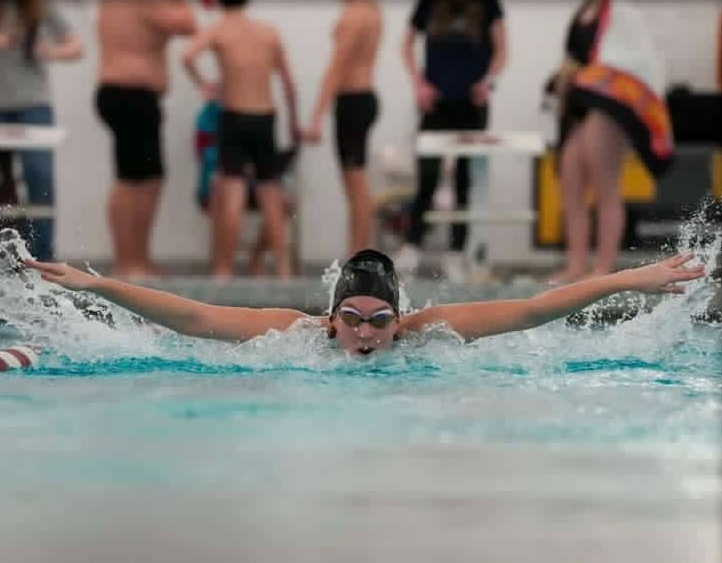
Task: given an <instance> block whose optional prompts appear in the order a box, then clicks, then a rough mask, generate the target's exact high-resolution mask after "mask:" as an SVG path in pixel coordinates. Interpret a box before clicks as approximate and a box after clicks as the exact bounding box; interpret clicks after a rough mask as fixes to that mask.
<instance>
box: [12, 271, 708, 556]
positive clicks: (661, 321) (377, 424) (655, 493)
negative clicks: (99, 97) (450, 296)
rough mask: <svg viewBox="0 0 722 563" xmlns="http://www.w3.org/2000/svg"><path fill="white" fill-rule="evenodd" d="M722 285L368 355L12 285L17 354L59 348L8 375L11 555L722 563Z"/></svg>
mask: <svg viewBox="0 0 722 563" xmlns="http://www.w3.org/2000/svg"><path fill="white" fill-rule="evenodd" d="M708 290H709V288H708V287H706V286H705V285H704V284H702V283H699V284H697V283H696V284H695V285H694V287H692V288H691V291H690V292H689V294H688V295H686V296H684V297H681V298H671V299H664V300H663V302H662V303H660V304H658V305H657V306H656V307H655V308H654V310H653V311H652V312H651V313H650V314H646V315H640V316H638V317H636V318H635V319H633V320H631V321H629V322H625V323H621V324H618V325H616V326H612V327H606V328H592V327H577V326H574V327H573V326H568V325H567V324H565V323H564V322H557V323H553V324H551V325H548V326H546V327H540V328H538V329H535V330H531V331H526V332H524V333H519V334H513V335H505V336H499V337H494V338H488V339H484V340H480V341H477V342H475V343H473V344H471V345H462V344H461V343H460V342H459V341H458V340H457V338H456V337H455V336H454V335H453V334H450V333H448V332H445V331H443V330H441V329H436V330H433V331H430V332H429V333H427V334H424V335H420V336H418V338H416V339H415V340H412V341H410V342H405V343H402V344H401V345H399V346H398V347H397V349H396V350H394V351H393V352H392V353H390V354H386V355H379V356H376V357H368V358H362V359H349V358H346V357H345V356H344V355H343V354H342V353H340V352H339V351H338V350H336V349H334V348H333V347H332V346H330V345H329V343H328V341H327V340H326V338H325V336H324V334H323V333H321V332H319V331H316V330H313V329H310V328H308V327H305V328H304V327H299V328H298V329H297V330H295V331H292V332H290V333H288V334H269V335H268V336H266V337H264V338H261V339H258V340H255V341H252V342H249V343H246V344H243V345H231V344H223V343H218V342H207V341H199V340H192V339H187V338H183V337H178V336H176V335H173V334H170V333H168V332H167V331H164V330H159V329H157V328H156V327H152V326H148V325H144V324H142V323H138V322H137V321H136V320H135V319H133V318H132V317H131V316H129V315H126V314H124V313H123V312H122V311H120V310H118V309H115V308H113V307H109V308H108V309H98V310H97V311H100V312H101V313H103V312H109V313H110V314H111V315H112V317H113V321H114V324H113V326H112V327H111V326H108V325H107V324H106V323H104V322H100V321H98V320H96V319H97V318H102V315H101V314H98V315H96V316H94V317H93V316H92V315H90V317H91V318H90V319H89V318H88V316H89V315H88V314H87V310H88V307H91V309H92V307H99V306H100V305H99V304H98V303H90V304H88V303H87V302H86V303H82V307H81V308H80V309H82V310H85V311H86V314H83V312H81V310H79V308H78V307H79V305H78V302H77V299H76V300H75V301H73V300H71V299H70V297H69V296H68V295H67V294H64V293H63V292H62V291H58V290H55V289H51V288H50V287H49V286H47V285H45V284H43V283H40V282H38V281H37V280H36V279H25V280H23V279H20V278H17V277H13V276H6V277H5V278H4V284H3V287H2V291H3V297H2V298H1V299H0V307H1V308H0V318H5V319H6V320H8V321H9V322H8V323H6V324H5V325H4V326H2V327H0V343H2V342H5V343H16V342H18V341H20V340H22V341H23V342H30V343H31V344H34V345H37V346H39V347H42V348H43V350H44V352H43V357H42V360H43V361H42V363H41V365H40V366H39V367H37V368H36V369H33V370H30V371H22V372H17V371H16V372H6V373H3V374H0V452H1V453H0V506H2V507H3V508H2V510H1V511H0V556H2V560H6V561H22V562H23V563H25V562H35V561H38V562H40V561H43V562H45V561H53V562H62V563H64V562H65V561H68V562H70V561H73V562H76V561H101V560H102V561H133V560H137V561H174V562H186V561H188V562H191V561H199V560H202V559H212V560H213V561H239V560H241V561H264V562H265V561H301V562H305V561H309V562H310V561H340V560H343V561H392V560H393V561H407V560H408V561H411V560H413V561H417V562H418V561H422V562H425V561H429V562H431V561H439V560H440V559H441V558H442V557H443V558H449V559H450V560H454V561H472V560H473V561H479V560H488V561H514V562H516V561H530V560H533V561H554V562H555V563H559V562H566V561H569V562H572V561H575V562H578V561H585V562H589V561H592V562H596V561H600V562H601V561H609V560H614V561H652V560H653V561H656V562H667V561H670V562H672V561H674V562H677V561H680V562H681V561H685V562H686V561H695V562H698V563H699V562H707V561H709V562H713V561H714V562H717V561H719V558H720V555H722V547H721V545H720V540H719V526H720V514H719V506H720V500H722V478H721V475H720V468H721V463H720V461H721V456H720V448H721V446H722V426H721V425H720V415H722V390H721V386H722V350H721V349H720V327H719V325H713V324H708V323H707V324H706V323H699V322H696V321H695V320H694V319H693V315H692V313H694V312H695V311H697V310H701V308H703V307H704V304H705V302H706V300H707V299H708V298H709V291H708ZM20 303H22V306H20ZM97 311H96V312H97ZM0 347H2V346H1V345H0Z"/></svg>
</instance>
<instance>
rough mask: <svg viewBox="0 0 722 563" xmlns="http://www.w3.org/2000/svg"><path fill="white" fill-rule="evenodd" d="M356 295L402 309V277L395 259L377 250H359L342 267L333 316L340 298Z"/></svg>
mask: <svg viewBox="0 0 722 563" xmlns="http://www.w3.org/2000/svg"><path fill="white" fill-rule="evenodd" d="M357 295H369V296H371V297H376V298H377V299H381V300H382V301H386V303H388V304H389V305H391V307H392V308H393V309H394V311H395V312H396V313H397V314H398V312H399V279H398V276H397V275H396V268H395V267H394V262H393V260H391V258H389V257H388V256H386V255H385V254H383V253H382V252H378V251H376V250H371V249H366V250H360V251H359V252H357V253H356V254H354V255H353V256H351V258H349V259H348V260H347V261H346V263H345V264H344V265H343V268H341V275H340V276H339V278H338V281H337V282H336V288H335V289H334V292H333V307H332V308H331V314H332V315H333V314H334V313H335V312H336V309H338V306H339V305H340V304H341V301H343V300H344V299H347V298H349V297H355V296H357Z"/></svg>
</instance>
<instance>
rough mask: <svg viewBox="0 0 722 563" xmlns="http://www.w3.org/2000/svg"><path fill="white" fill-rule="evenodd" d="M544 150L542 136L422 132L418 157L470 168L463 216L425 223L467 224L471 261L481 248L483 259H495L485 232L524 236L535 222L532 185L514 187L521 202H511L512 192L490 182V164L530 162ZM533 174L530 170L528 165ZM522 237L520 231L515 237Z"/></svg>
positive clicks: (429, 218) (451, 214)
mask: <svg viewBox="0 0 722 563" xmlns="http://www.w3.org/2000/svg"><path fill="white" fill-rule="evenodd" d="M545 149H546V143H545V138H544V136H543V135H542V133H541V132H532V131H526V132H525V131H518V132H513V131H483V132H479V131H440V132H436V131H434V132H429V131H424V132H421V133H419V134H418V135H417V138H416V156H418V157H440V158H458V157H468V158H469V159H470V162H471V164H470V167H471V171H470V172H471V188H470V194H469V201H470V203H469V209H468V210H466V211H442V210H434V211H429V212H427V213H426V214H425V215H424V220H425V221H426V222H428V223H431V224H450V223H468V224H469V225H470V227H472V228H471V230H470V233H469V240H468V242H467V250H468V253H469V255H470V258H471V260H472V262H473V261H475V260H476V258H477V257H476V252H475V251H476V249H477V248H478V247H479V246H480V245H483V246H484V247H485V248H486V252H485V255H486V256H487V257H489V256H493V255H494V254H495V253H494V252H493V250H494V249H493V248H492V247H493V245H494V242H495V241H494V237H489V229H488V228H487V227H488V226H491V225H493V224H497V225H516V226H517V228H518V229H520V230H521V229H523V230H524V232H528V231H529V228H531V226H532V224H533V223H534V221H535V220H536V213H535V212H534V210H533V208H532V206H531V204H530V197H529V194H530V191H531V188H532V186H531V183H529V185H528V186H516V185H515V186H514V188H515V189H517V190H519V192H520V194H521V195H520V197H513V195H512V194H510V193H505V192H509V191H510V190H509V188H510V186H509V185H508V183H507V185H505V184H504V183H501V182H494V181H492V180H491V178H492V175H491V174H490V166H489V161H490V160H491V159H494V158H497V157H510V156H513V157H520V156H521V157H523V158H526V159H528V160H529V161H530V162H531V160H532V159H534V158H535V157H537V156H539V155H541V154H542V153H543V152H544V151H545ZM530 169H531V164H530ZM519 232H520V231H519Z"/></svg>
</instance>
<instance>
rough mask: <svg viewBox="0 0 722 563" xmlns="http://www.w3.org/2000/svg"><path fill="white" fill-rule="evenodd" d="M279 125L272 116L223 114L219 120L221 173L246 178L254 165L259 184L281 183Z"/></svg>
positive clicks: (230, 112)
mask: <svg viewBox="0 0 722 563" xmlns="http://www.w3.org/2000/svg"><path fill="white" fill-rule="evenodd" d="M275 123H276V118H275V115H274V114H272V113H265V114H251V113H241V112H236V111H230V110H223V111H222V112H221V114H220V116H219V118H218V171H219V172H220V173H221V174H224V175H226V176H245V175H246V174H247V172H248V170H247V166H248V165H249V164H251V165H253V172H252V173H253V175H254V177H255V178H256V179H257V180H258V181H259V182H267V181H269V180H275V179H277V177H278V152H277V149H276V129H275Z"/></svg>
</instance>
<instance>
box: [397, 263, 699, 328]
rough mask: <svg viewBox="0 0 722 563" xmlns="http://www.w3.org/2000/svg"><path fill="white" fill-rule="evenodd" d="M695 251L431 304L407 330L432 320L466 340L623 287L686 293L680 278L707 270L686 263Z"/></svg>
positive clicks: (528, 323)
mask: <svg viewBox="0 0 722 563" xmlns="http://www.w3.org/2000/svg"><path fill="white" fill-rule="evenodd" d="M692 258H694V254H684V255H678V256H674V257H672V258H668V259H667V260H663V261H661V262H656V263H654V264H649V265H648V266H642V267H640V268H634V269H630V270H623V271H620V272H616V273H614V274H608V275H604V276H597V277H593V278H589V279H586V280H583V281H579V282H577V283H574V284H570V285H567V286H564V287H559V288H556V289H552V290H550V291H546V292H544V293H541V294H539V295H536V296H534V297H531V298H528V299H514V300H508V301H480V302H476V303H456V304H452V305H439V306H436V307H429V308H428V309H424V310H421V311H419V312H417V313H414V314H411V315H409V316H408V317H406V318H405V319H404V325H403V326H404V329H406V330H420V329H422V328H423V327H424V326H426V325H428V324H433V323H441V322H445V323H448V324H449V325H450V326H451V327H452V328H453V329H454V330H455V331H456V332H457V333H459V334H460V335H461V336H462V337H464V338H465V339H467V340H473V339H476V338H479V337H482V336H491V335H493V334H500V333H503V332H510V331H515V330H524V329H527V328H532V327H535V326H539V325H541V324H544V323H547V322H549V321H553V320H554V319H558V318H561V317H565V316H567V315H570V314H572V313H575V312H576V311H579V310H581V309H583V308H584V307H586V306H587V305H591V304H592V303H594V302H596V301H598V300H600V299H603V298H604V297H608V296H609V295H613V294H615V293H619V292H622V291H641V292H645V293H684V287H682V286H681V285H680V282H684V281H689V280H695V279H698V278H701V277H702V276H704V275H705V268H704V266H703V265H699V266H694V267H685V264H687V262H689V261H690V260H692Z"/></svg>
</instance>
